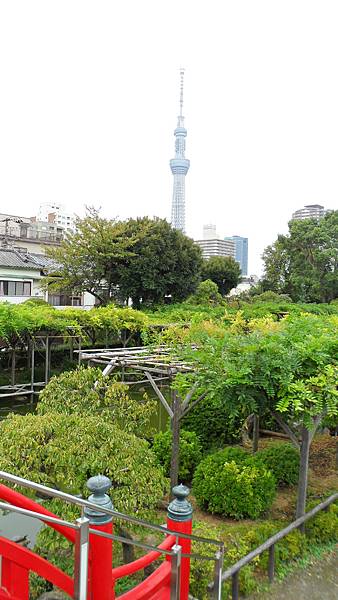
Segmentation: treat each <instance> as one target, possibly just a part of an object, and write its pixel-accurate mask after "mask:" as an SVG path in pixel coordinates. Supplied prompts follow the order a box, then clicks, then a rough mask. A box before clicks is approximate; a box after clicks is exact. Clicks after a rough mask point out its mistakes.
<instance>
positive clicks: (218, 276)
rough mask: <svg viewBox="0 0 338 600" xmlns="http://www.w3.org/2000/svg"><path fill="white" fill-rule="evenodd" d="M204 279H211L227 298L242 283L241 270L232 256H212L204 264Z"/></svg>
mask: <svg viewBox="0 0 338 600" xmlns="http://www.w3.org/2000/svg"><path fill="white" fill-rule="evenodd" d="M202 279H211V281H213V282H214V283H216V284H217V286H218V291H219V293H220V294H222V296H226V294H228V293H229V292H230V290H231V289H232V288H234V287H236V286H237V285H238V283H239V282H240V279H241V269H240V266H239V264H238V262H236V261H235V260H234V259H233V258H232V257H231V256H212V257H211V258H209V259H208V260H205V261H204V262H203V267H202Z"/></svg>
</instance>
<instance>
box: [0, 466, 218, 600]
mask: <svg viewBox="0 0 338 600" xmlns="http://www.w3.org/2000/svg"><path fill="white" fill-rule="evenodd" d="M0 478H1V479H4V480H6V481H8V482H11V483H14V484H16V485H20V486H23V487H26V488H29V489H31V490H35V491H37V492H39V493H40V494H41V493H42V494H44V495H45V496H47V497H58V498H61V499H63V500H64V501H66V502H71V503H72V504H76V505H79V506H81V508H82V511H83V512H84V516H82V517H81V518H79V519H77V520H76V521H75V523H70V522H67V521H64V520H62V519H59V518H58V517H57V516H56V515H54V514H53V513H51V512H50V511H48V510H47V509H45V508H44V507H43V506H41V505H40V504H39V503H37V502H35V501H34V500H31V499H30V498H27V497H26V496H24V495H23V494H21V493H19V492H17V491H15V490H13V489H11V488H9V487H7V486H5V485H2V484H0V499H2V500H4V501H5V502H6V503H7V504H6V503H4V502H0V509H3V510H4V509H6V510H10V511H12V512H16V513H20V514H25V515H27V516H31V517H34V518H38V519H40V520H41V521H43V522H44V523H45V524H47V525H48V526H49V527H52V528H53V529H55V530H56V531H57V532H58V533H60V534H61V535H62V536H64V537H65V538H66V539H68V540H69V541H70V542H72V543H73V544H74V577H73V578H72V577H70V576H69V575H67V574H66V573H64V572H63V571H61V570H60V569H58V568H57V567H56V566H55V565H53V564H52V563H50V562H49V561H47V560H45V559H44V558H42V557H40V556H38V555H37V554H35V553H34V552H32V551H31V550H29V549H27V548H23V547H22V546H20V545H18V544H16V543H15V542H13V541H10V540H8V539H6V538H2V537H0V556H1V557H2V568H1V579H0V600H2V599H5V598H6V599H11V600H29V573H30V572H34V573H37V574H38V575H39V576H40V577H42V578H43V579H45V580H46V581H49V582H50V583H52V584H53V585H54V586H55V587H57V588H59V589H61V590H62V591H64V592H65V593H66V594H68V595H69V596H70V597H71V598H74V599H75V600H114V599H115V582H116V581H117V580H118V579H121V578H122V577H126V576H128V575H132V574H134V573H137V572H138V571H140V570H142V569H144V568H145V567H147V566H149V565H150V564H152V563H153V562H154V561H155V560H158V559H159V558H160V557H163V556H164V557H165V560H164V561H163V562H162V563H161V564H160V566H159V567H157V568H156V569H155V570H154V572H153V573H152V574H151V575H150V576H149V577H147V578H146V579H144V580H143V581H142V582H141V583H140V584H138V585H137V586H135V587H134V588H133V589H131V590H130V591H128V592H125V593H124V594H122V595H121V596H119V599H120V600H188V595H189V575H190V559H191V557H194V555H192V554H191V542H192V539H196V540H198V541H202V542H206V543H209V544H214V545H215V546H216V547H217V552H216V556H215V557H199V558H205V559H206V560H216V568H215V586H214V592H213V596H214V598H219V599H220V597H221V596H220V583H219V582H220V574H221V567H222V544H221V543H220V542H217V541H215V540H209V539H205V538H197V537H196V536H193V535H192V533H191V532H192V508H191V504H190V503H189V502H188V500H187V496H188V494H189V490H188V488H186V487H185V486H182V485H180V486H177V487H176V488H174V490H173V492H174V495H175V498H174V500H173V501H172V502H171V503H170V504H169V507H168V518H167V527H163V526H157V525H153V524H150V523H147V522H145V521H141V520H139V519H136V518H135V517H132V516H129V515H124V514H122V513H119V512H117V511H115V510H113V507H112V504H111V501H110V498H109V496H107V494H106V492H107V491H108V489H109V488H110V485H111V482H110V480H109V479H108V478H106V477H103V476H98V477H92V478H91V479H90V480H89V481H88V487H89V489H90V490H91V491H92V495H91V496H90V497H89V499H88V500H83V499H81V498H77V497H75V496H71V495H70V494H65V493H64V492H60V491H58V490H53V489H51V488H48V487H46V486H43V485H40V484H36V483H34V482H31V481H28V480H26V479H22V478H20V477H16V476H14V475H11V474H9V473H4V472H2V471H0ZM113 517H116V518H118V519H123V520H125V521H127V522H130V523H135V524H138V525H143V526H145V527H147V528H149V529H151V530H153V531H154V530H155V531H157V532H160V533H162V534H163V535H164V536H165V539H164V541H163V542H162V543H161V544H160V545H159V546H157V547H154V546H150V545H148V544H144V543H143V542H140V541H137V540H130V539H127V538H124V537H121V536H117V535H114V534H113ZM114 541H115V542H122V543H124V544H132V545H135V546H139V547H142V548H145V549H148V550H150V552H148V554H145V555H144V556H142V557H141V558H138V559H137V560H135V561H132V562H130V563H128V564H125V565H121V566H119V567H116V568H112V558H113V556H112V555H113V542H114Z"/></svg>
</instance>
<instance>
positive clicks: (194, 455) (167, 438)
mask: <svg viewBox="0 0 338 600" xmlns="http://www.w3.org/2000/svg"><path fill="white" fill-rule="evenodd" d="M171 444H172V433H171V431H170V430H169V429H168V430H167V431H161V432H159V433H157V434H156V435H155V437H154V444H153V452H154V453H155V456H156V458H157V461H158V463H159V464H160V465H162V467H163V468H164V471H165V474H166V475H167V476H169V472H170V459H171ZM201 458H202V447H201V443H200V441H199V439H198V437H197V435H196V433H195V432H194V431H185V430H184V429H181V432H180V462H179V478H180V480H181V481H191V478H192V476H193V473H194V470H195V468H196V467H197V465H198V463H199V462H200V461H201Z"/></svg>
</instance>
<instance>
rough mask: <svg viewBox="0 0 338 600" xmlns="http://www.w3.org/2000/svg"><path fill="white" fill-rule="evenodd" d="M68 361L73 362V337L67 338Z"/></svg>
mask: <svg viewBox="0 0 338 600" xmlns="http://www.w3.org/2000/svg"><path fill="white" fill-rule="evenodd" d="M69 360H71V361H72V362H73V360H74V340H73V336H71V337H70V338H69Z"/></svg>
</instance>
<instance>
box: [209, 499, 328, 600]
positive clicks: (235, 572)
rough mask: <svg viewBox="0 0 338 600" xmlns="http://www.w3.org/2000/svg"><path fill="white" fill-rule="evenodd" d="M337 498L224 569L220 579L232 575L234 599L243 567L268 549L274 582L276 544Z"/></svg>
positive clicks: (318, 506) (270, 572) (270, 575)
mask: <svg viewBox="0 0 338 600" xmlns="http://www.w3.org/2000/svg"><path fill="white" fill-rule="evenodd" d="M337 500H338V493H336V494H332V496H330V497H329V498H327V499H326V500H324V502H321V503H320V504H317V506H315V508H313V509H312V510H310V511H309V512H308V513H306V514H305V515H304V516H303V517H299V519H296V521H293V523H290V525H288V526H287V527H285V528H284V529H281V531H278V533H275V535H273V536H271V537H270V538H269V539H268V540H267V541H266V542H264V543H263V544H261V545H260V546H258V548H255V550H252V552H250V553H249V554H247V555H246V556H244V557H243V558H241V559H240V560H238V561H237V562H236V563H235V564H234V565H233V566H232V567H230V568H229V569H227V570H226V571H224V573H223V574H222V575H221V577H220V579H221V582H224V581H226V580H227V579H230V577H231V578H232V586H231V588H232V600H238V599H239V572H240V570H241V569H242V568H243V567H245V566H246V565H248V564H249V563H250V562H251V561H252V560H253V559H254V558H256V557H257V556H259V555H260V554H262V553H263V552H266V551H268V552H269V560H268V577H269V582H270V583H272V582H273V580H274V576H275V546H276V544H277V543H278V542H280V541H281V540H282V539H283V538H284V537H285V536H287V535H288V534H289V533H291V531H294V530H295V529H301V530H303V529H304V524H305V523H306V522H307V521H308V520H309V519H311V518H312V517H314V516H315V515H316V514H317V513H319V512H320V511H322V510H326V509H327V508H328V507H329V506H330V504H332V503H333V502H335V501H337ZM208 589H209V591H210V592H212V591H213V590H214V582H212V583H210V584H209V586H208Z"/></svg>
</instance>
